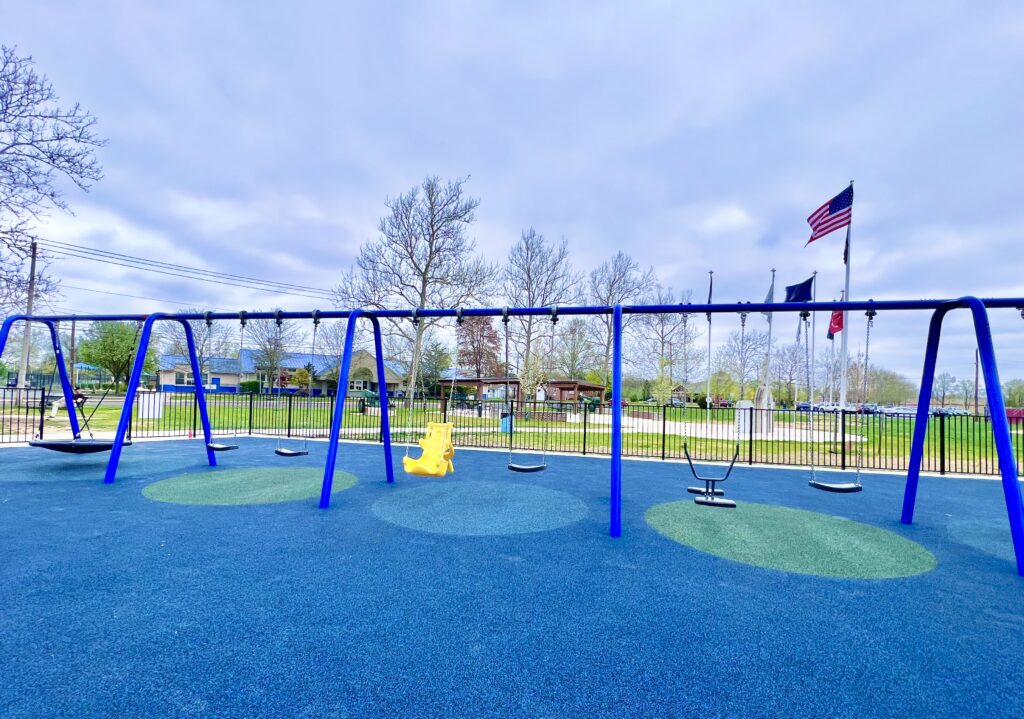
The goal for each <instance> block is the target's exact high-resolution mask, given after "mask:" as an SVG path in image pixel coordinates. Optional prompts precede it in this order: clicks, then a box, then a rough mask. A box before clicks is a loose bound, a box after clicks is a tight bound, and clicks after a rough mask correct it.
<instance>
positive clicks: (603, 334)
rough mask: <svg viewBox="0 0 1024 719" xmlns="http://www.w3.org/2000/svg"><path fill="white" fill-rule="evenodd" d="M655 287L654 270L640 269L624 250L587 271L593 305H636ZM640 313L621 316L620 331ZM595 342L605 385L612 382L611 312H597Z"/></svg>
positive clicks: (630, 324) (631, 324)
mask: <svg viewBox="0 0 1024 719" xmlns="http://www.w3.org/2000/svg"><path fill="white" fill-rule="evenodd" d="M656 286H657V279H656V278H655V276H654V270H653V269H648V270H646V271H642V270H641V269H640V265H638V264H637V263H636V261H635V260H633V258H632V257H630V256H629V255H626V254H624V253H623V252H621V251H620V252H618V253H616V255H615V257H613V258H612V259H610V260H608V261H607V262H604V263H602V264H601V265H600V266H599V267H597V268H595V269H594V270H593V271H591V273H590V281H589V294H590V301H591V302H593V303H594V304H595V305H609V306H610V305H619V304H636V303H642V302H644V301H645V300H646V299H647V298H648V296H649V294H650V293H651V291H652V290H653V289H654V288H655V287H656ZM639 317H640V315H626V316H625V317H623V318H622V329H623V332H625V331H626V330H627V328H629V327H632V326H633V325H634V324H635V323H636V322H637V321H638V319H639ZM593 327H594V337H595V344H596V345H597V347H598V349H599V350H600V351H601V352H602V356H601V357H602V364H601V373H602V376H603V377H604V378H605V382H606V384H611V364H612V341H613V339H614V331H613V319H612V316H611V315H599V316H598V317H596V318H595V320H594V323H593Z"/></svg>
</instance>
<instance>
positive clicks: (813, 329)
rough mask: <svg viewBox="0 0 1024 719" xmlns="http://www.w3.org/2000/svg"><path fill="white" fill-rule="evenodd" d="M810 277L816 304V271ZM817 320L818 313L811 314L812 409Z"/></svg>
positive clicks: (812, 294) (812, 295) (810, 400)
mask: <svg viewBox="0 0 1024 719" xmlns="http://www.w3.org/2000/svg"><path fill="white" fill-rule="evenodd" d="M812 277H814V282H813V283H812V284H811V302H817V301H818V271H817V270H815V271H814V274H813V275H812ZM817 320H818V313H817V312H812V313H811V395H812V397H811V399H809V400H808V401H809V402H810V403H811V405H812V407H813V405H814V398H813V395H814V385H815V383H816V382H817V377H816V375H815V370H816V368H817V364H816V363H817V360H818V355H817V354H816V347H817V341H818V322H817Z"/></svg>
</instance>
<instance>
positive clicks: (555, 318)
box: [551, 305, 558, 324]
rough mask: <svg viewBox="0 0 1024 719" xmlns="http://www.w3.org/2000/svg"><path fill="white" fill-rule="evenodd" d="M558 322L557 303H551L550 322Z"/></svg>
mask: <svg viewBox="0 0 1024 719" xmlns="http://www.w3.org/2000/svg"><path fill="white" fill-rule="evenodd" d="M557 323H558V305H552V307H551V324H557Z"/></svg>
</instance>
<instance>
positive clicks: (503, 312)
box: [501, 307, 509, 325]
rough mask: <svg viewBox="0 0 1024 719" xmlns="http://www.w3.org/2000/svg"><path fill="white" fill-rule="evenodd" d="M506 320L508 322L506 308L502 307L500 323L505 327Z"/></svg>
mask: <svg viewBox="0 0 1024 719" xmlns="http://www.w3.org/2000/svg"><path fill="white" fill-rule="evenodd" d="M508 320H509V315H508V307H502V308H501V321H502V322H503V323H504V324H506V325H507V324H508Z"/></svg>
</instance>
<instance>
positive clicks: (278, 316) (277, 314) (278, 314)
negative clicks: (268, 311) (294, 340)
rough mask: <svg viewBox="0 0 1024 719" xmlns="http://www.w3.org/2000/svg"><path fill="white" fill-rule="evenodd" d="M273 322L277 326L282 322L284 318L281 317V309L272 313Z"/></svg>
mask: <svg viewBox="0 0 1024 719" xmlns="http://www.w3.org/2000/svg"><path fill="white" fill-rule="evenodd" d="M274 324H275V325H277V326H278V327H280V326H281V325H283V324H284V319H283V318H282V317H281V310H277V311H276V312H275V313H274Z"/></svg>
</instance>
